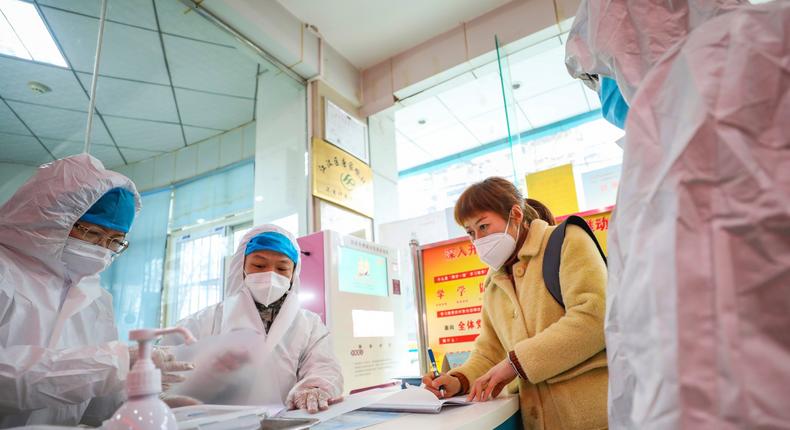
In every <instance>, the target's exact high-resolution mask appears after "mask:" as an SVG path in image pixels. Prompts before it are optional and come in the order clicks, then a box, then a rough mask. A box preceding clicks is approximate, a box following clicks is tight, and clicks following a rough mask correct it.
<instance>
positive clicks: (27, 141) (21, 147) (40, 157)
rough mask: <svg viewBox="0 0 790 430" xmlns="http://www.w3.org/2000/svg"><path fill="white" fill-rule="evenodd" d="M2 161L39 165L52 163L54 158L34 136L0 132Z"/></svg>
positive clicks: (0, 158)
mask: <svg viewBox="0 0 790 430" xmlns="http://www.w3.org/2000/svg"><path fill="white" fill-rule="evenodd" d="M0 161H10V162H12V163H25V164H31V165H39V164H43V163H46V162H49V161H52V157H50V156H49V154H48V153H47V151H46V149H44V147H42V146H41V144H40V143H38V141H37V140H36V138H35V137H33V136H20V135H16V134H8V133H2V132H0Z"/></svg>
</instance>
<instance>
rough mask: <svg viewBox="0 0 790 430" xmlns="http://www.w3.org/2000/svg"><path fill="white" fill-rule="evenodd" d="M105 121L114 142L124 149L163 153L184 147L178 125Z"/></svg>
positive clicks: (130, 120) (110, 119)
mask: <svg viewBox="0 0 790 430" xmlns="http://www.w3.org/2000/svg"><path fill="white" fill-rule="evenodd" d="M105 121H107V127H109V129H110V133H112V135H113V137H114V138H115V142H116V143H117V144H118V146H121V147H124V148H134V149H145V150H149V151H163V152H165V151H174V150H176V149H178V148H181V147H183V146H184V139H183V137H182V136H181V126H180V125H179V124H169V123H160V122H152V121H142V120H136V119H126V118H117V117H107V118H105Z"/></svg>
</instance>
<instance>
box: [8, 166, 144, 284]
mask: <svg viewBox="0 0 790 430" xmlns="http://www.w3.org/2000/svg"><path fill="white" fill-rule="evenodd" d="M112 188H124V189H126V190H128V191H130V192H132V193H133V194H134V196H135V206H136V209H137V210H136V212H137V213H139V211H140V196H139V194H138V193H137V189H136V188H135V186H134V183H133V182H132V181H131V180H130V179H129V178H127V177H125V176H123V175H121V174H119V173H116V172H113V171H110V170H106V169H105V168H104V166H103V165H102V163H101V161H99V160H97V159H95V158H93V157H92V156H90V155H87V154H80V155H75V156H72V157H67V158H64V159H61V160H57V161H53V162H51V163H47V164H44V165H42V166H41V167H39V169H38V171H37V172H36V174H35V175H34V176H33V177H32V178H31V179H30V180H28V181H27V182H26V183H25V184H24V185H22V186H21V187H20V188H19V190H17V192H16V193H15V194H14V195H13V197H11V199H10V200H8V201H7V202H6V203H5V204H4V205H3V206H2V207H0V246H4V247H7V248H9V249H12V250H14V251H15V252H17V253H18V254H22V255H25V256H27V257H29V258H32V259H34V260H37V261H39V262H40V263H41V264H42V265H44V266H45V267H47V268H48V269H49V270H50V271H51V272H52V273H53V274H54V275H56V276H63V270H64V268H63V263H62V261H61V254H62V253H63V246H64V245H65V243H66V238H67V237H68V236H69V231H71V228H72V226H73V225H74V223H75V222H76V221H77V220H78V219H79V218H80V217H81V216H82V215H83V214H84V213H85V212H86V211H87V210H88V209H89V208H90V207H91V206H92V205H93V204H94V203H95V202H96V201H97V200H98V199H99V198H100V197H101V196H103V195H104V193H106V192H107V191H109V190H110V189H112Z"/></svg>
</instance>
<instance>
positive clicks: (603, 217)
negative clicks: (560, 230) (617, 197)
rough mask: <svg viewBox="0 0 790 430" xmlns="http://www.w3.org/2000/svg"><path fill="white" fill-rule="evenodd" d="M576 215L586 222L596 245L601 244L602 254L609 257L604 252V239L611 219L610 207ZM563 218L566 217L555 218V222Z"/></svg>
mask: <svg viewBox="0 0 790 430" xmlns="http://www.w3.org/2000/svg"><path fill="white" fill-rule="evenodd" d="M576 215H577V216H580V217H582V218H583V219H584V220H585V221H587V225H588V226H590V230H592V232H593V234H594V235H595V238H596V239H598V243H600V244H601V249H603V253H604V254H606V255H609V252H608V251H607V250H606V237H607V234H608V233H609V219H610V218H611V217H612V208H611V207H610V208H608V209H606V210H604V211H597V210H596V211H590V212H582V213H579V214H576ZM565 218H567V216H562V217H557V222H558V223H559V222H562V221H563V220H564V219H565Z"/></svg>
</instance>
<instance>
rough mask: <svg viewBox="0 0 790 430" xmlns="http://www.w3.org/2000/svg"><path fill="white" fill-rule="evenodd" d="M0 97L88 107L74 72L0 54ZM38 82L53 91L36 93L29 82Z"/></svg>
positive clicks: (62, 105)
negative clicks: (0, 77)
mask: <svg viewBox="0 0 790 430" xmlns="http://www.w3.org/2000/svg"><path fill="white" fill-rule="evenodd" d="M0 76H2V79H0V96H3V98H5V99H7V100H8V99H11V100H19V101H24V102H28V103H36V104H42V105H47V106H54V107H62V108H66V109H78V110H87V109H88V96H86V95H85V91H83V89H82V87H80V84H79V82H77V79H76V78H75V77H74V73H72V72H71V70H68V69H61V68H60V67H55V66H49V65H44V64H40V63H34V62H32V61H27V60H21V59H15V58H10V57H0ZM31 81H37V82H40V83H42V84H44V85H46V86H48V87H49V88H50V89H51V90H52V91H50V92H48V93H45V94H36V93H34V92H33V91H31V90H30V88H29V87H28V83H29V82H31Z"/></svg>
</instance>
